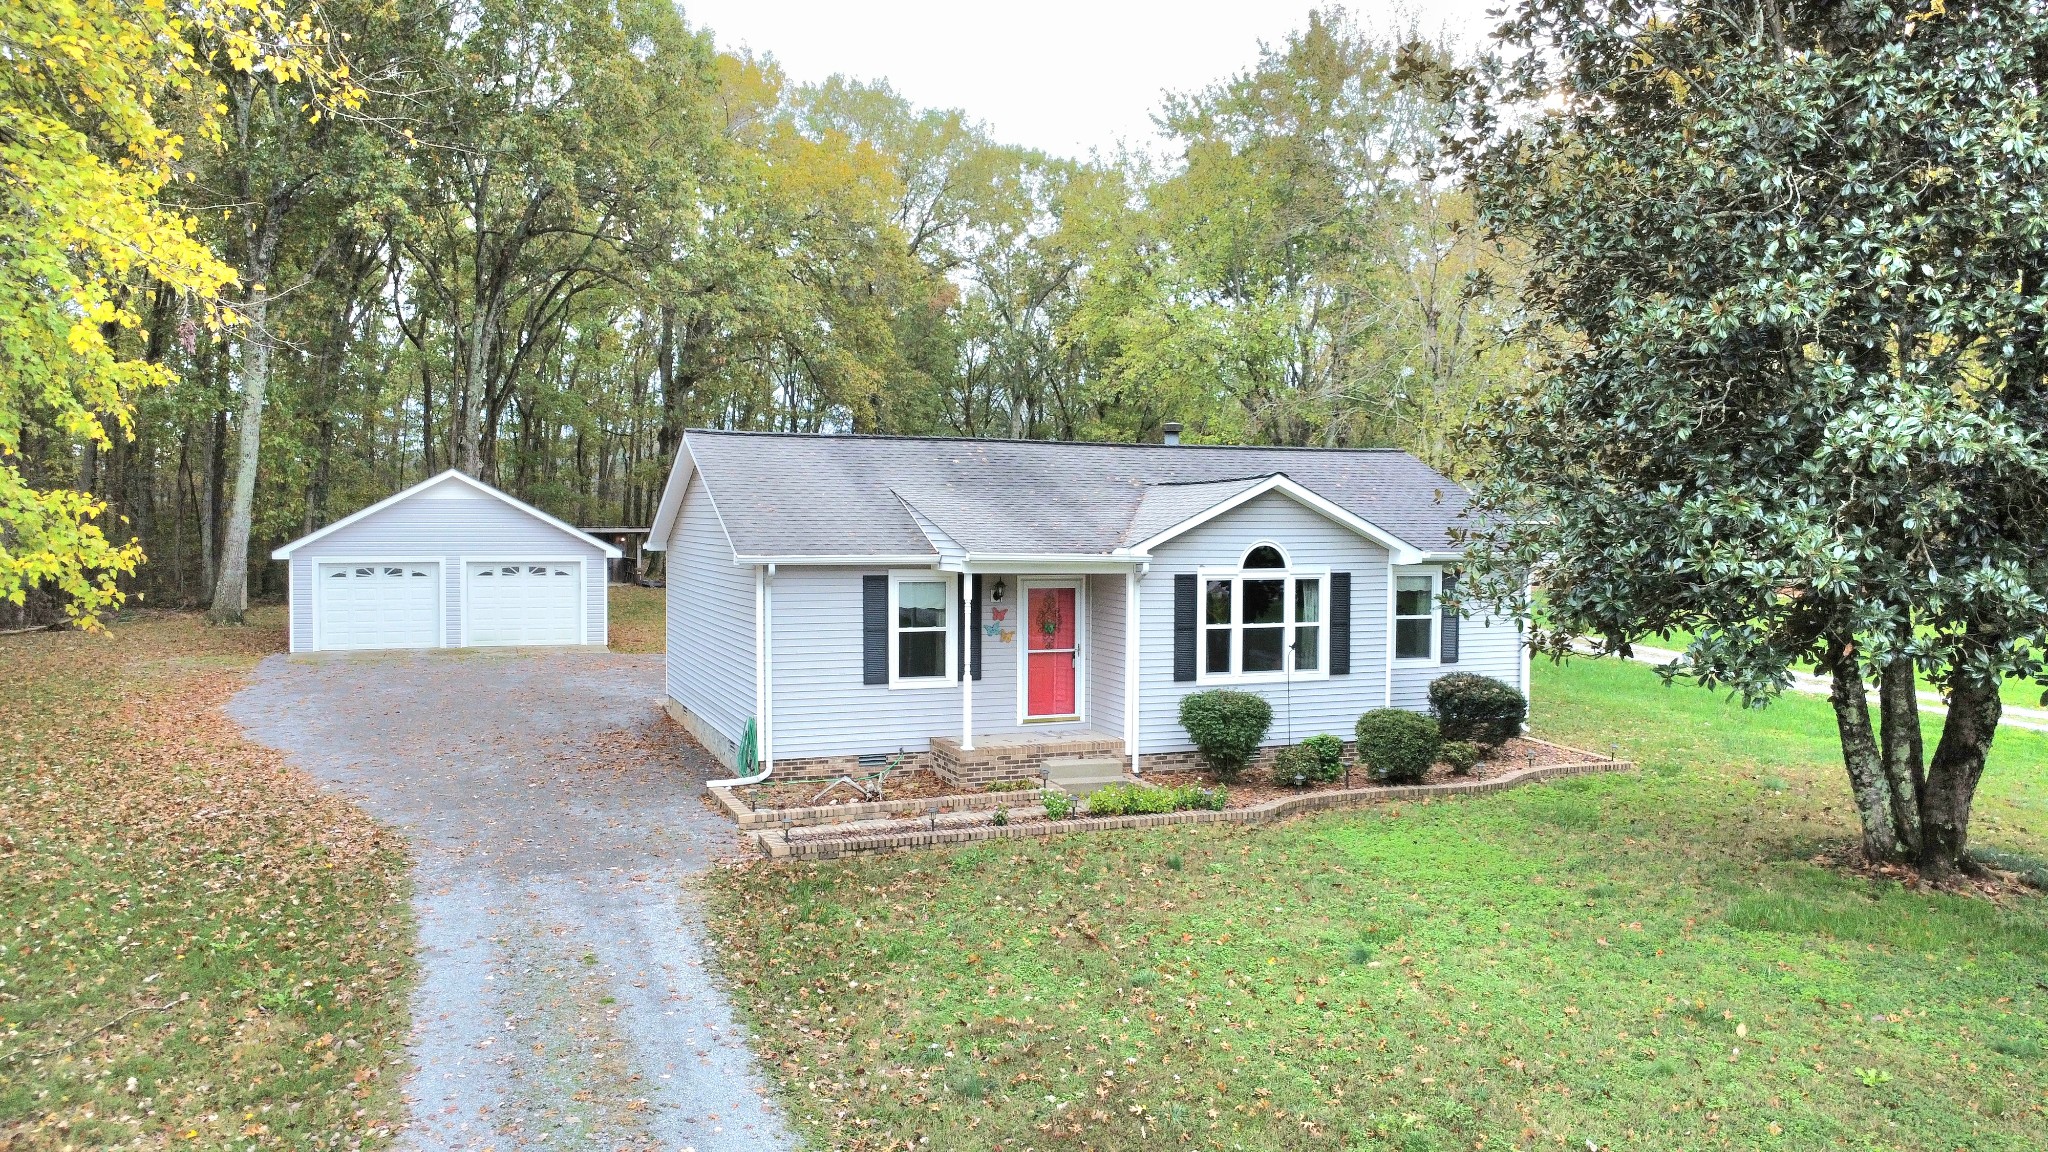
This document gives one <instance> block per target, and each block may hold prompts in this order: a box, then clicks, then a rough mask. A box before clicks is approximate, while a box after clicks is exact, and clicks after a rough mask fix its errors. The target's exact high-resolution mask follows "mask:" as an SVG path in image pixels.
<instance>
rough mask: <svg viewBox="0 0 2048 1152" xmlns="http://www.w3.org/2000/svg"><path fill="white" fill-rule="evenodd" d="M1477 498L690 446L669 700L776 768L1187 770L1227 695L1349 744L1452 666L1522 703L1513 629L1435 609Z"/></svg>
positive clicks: (1359, 478)
mask: <svg viewBox="0 0 2048 1152" xmlns="http://www.w3.org/2000/svg"><path fill="white" fill-rule="evenodd" d="M1465 503H1466V494H1465V492H1464V491H1463V490H1462V489H1461V488H1459V487H1458V486H1457V485H1456V484H1454V483H1452V482H1451V481H1450V480H1448V479H1446V478H1444V477H1443V476H1441V475H1439V474H1438V473H1436V472H1434V471H1432V470H1431V469H1429V468H1428V467H1426V466H1425V465H1423V464H1422V463H1421V462H1420V461H1418V460H1416V459H1415V458H1414V457H1412V456H1409V455H1407V454H1406V453H1402V452H1397V451H1341V450H1321V449H1290V448H1226V447H1206V446H1182V445H1177V444H1164V445H1130V444H1077V443H1047V442H1031V441H1014V440H957V439H918V438H901V437H876V436H806V435H780V434H760V433H732V432H706V431H696V432H690V433H688V434H687V435H686V436H685V438H684V442H683V445H682V448H681V450H680V451H679V452H678V454H677V459H676V461H675V466H674V469H673V471H672V472H671V474H670V477H669V480H668V484H667V487H666V489H665V490H664V492H663V495H662V501H661V505H660V508H659V510H658V512H657V514H656V516H655V520H654V523H653V525H652V528H651V530H650V532H649V537H648V545H647V546H648V547H649V548H651V549H656V550H666V551H667V553H668V591H667V597H668V655H667V697H668V699H667V707H668V709H669V711H670V713H671V714H672V715H674V716H675V718H676V719H677V720H678V721H679V722H681V723H682V724H683V725H684V726H686V727H687V728H688V729H689V730H690V731H691V732H692V733H693V734H694V735H696V736H697V738H698V739H699V740H700V741H701V742H702V743H703V744H704V745H705V746H706V747H708V748H709V749H711V750H712V752H713V753H714V754H715V755H718V756H719V757H720V758H722V759H724V760H725V761H726V762H727V763H728V764H732V763H735V762H736V760H737V758H738V752H739V749H740V746H741V744H742V741H743V739H744V738H745V737H746V735H747V733H748V731H749V728H750V725H751V726H752V727H753V728H754V730H755V742H756V747H757V750H758V755H759V765H760V770H761V771H765V772H776V773H780V774H784V775H794V774H802V775H812V774H814V773H817V772H827V771H829V772H837V771H845V770H851V769H853V768H855V767H856V766H857V765H868V766H874V765H878V764H880V763H882V762H884V761H885V760H886V758H888V757H891V756H894V755H896V754H898V753H903V754H905V755H906V757H907V758H908V759H909V760H911V761H913V762H916V763H920V764H923V765H926V766H928V767H931V768H932V769H934V770H936V771H938V772H940V773H941V774H942V775H945V776H947V777H950V778H952V779H955V780H964V781H975V782H982V781H987V780H991V779H996V778H1001V777H1019V776H1029V775H1035V774H1036V773H1037V771H1038V767H1039V765H1040V764H1041V763H1042V762H1043V761H1044V760H1047V759H1052V758H1064V757H1075V756H1094V757H1103V756H1114V757H1119V758H1123V759H1124V760H1126V762H1127V764H1128V767H1129V770H1130V771H1131V772H1132V773H1134V774H1138V773H1142V772H1143V771H1144V769H1145V767H1146V765H1147V764H1148V763H1149V764H1152V765H1153V766H1155V767H1158V766H1162V765H1171V766H1182V765H1184V764H1187V763H1188V762H1190V759H1191V754H1192V751H1193V746H1192V744H1191V743H1190V742H1189V740H1188V738H1187V734H1186V733H1185V732H1184V731H1183V730H1182V729H1181V726H1180V721H1179V712H1178V710H1179V706H1180V701H1181V698H1182V697H1184V696H1185V695H1187V694H1188V693H1190V692H1196V691H1202V690H1205V689H1208V688H1215V687H1230V688H1238V689H1243V690H1246V691H1250V692H1256V693H1259V694H1260V695H1262V696H1264V697H1266V699H1267V700H1269V701H1270V702H1271V704H1272V706H1273V727H1272V731H1271V733H1270V735H1269V737H1268V739H1269V741H1270V742H1271V743H1273V744H1282V743H1288V742H1295V741H1299V740H1301V739H1303V738H1305V737H1308V736H1311V735H1315V734H1317V733H1331V734H1335V735H1338V736H1341V737H1345V738H1347V739H1348V738H1349V736H1350V734H1351V730H1352V727H1353V725H1354V724H1355V723H1356V721H1357V719H1358V716H1359V715H1360V713H1362V712H1364V711H1366V710H1368V709H1371V708H1378V707H1387V706H1392V707H1400V708H1410V709H1418V710H1419V709H1423V708H1426V707H1427V706H1428V700H1427V692H1428V687H1429V683H1430V681H1431V680H1433V679H1435V678H1436V677H1437V676H1439V675H1442V674H1444V673H1447V672H1451V671H1469V672H1478V673H1482V674H1485V675H1488V676H1492V677H1495V678H1498V679H1500V680H1504V681H1506V682H1508V683H1510V684H1513V685H1515V686H1516V687H1518V688H1521V689H1522V690H1523V691H1524V693H1526V692H1527V690H1528V680H1529V669H1528V659H1527V649H1526V647H1525V645H1524V644H1523V635H1522V629H1521V627H1520V626H1519V622H1518V621H1516V620H1514V619H1511V618H1499V617H1487V616H1484V615H1471V614H1467V615H1463V616H1460V615H1458V614H1456V613H1453V612H1449V611H1447V610H1445V609H1444V608H1442V607H1441V606H1440V604H1439V596H1440V594H1441V593H1442V591H1443V588H1444V582H1445V580H1446V579H1450V578H1454V577H1453V576H1451V575H1448V573H1450V572H1451V569H1452V568H1453V567H1454V566H1455V564H1456V562H1457V561H1458V560H1459V559H1460V557H1461V553H1460V551H1459V548H1458V546H1457V545H1456V544H1455V543H1454V542H1453V541H1452V539H1451V530H1452V528H1453V527H1454V526H1455V525H1456V524H1457V523H1458V522H1459V519H1460V516H1461V515H1462V513H1463V511H1464V507H1465Z"/></svg>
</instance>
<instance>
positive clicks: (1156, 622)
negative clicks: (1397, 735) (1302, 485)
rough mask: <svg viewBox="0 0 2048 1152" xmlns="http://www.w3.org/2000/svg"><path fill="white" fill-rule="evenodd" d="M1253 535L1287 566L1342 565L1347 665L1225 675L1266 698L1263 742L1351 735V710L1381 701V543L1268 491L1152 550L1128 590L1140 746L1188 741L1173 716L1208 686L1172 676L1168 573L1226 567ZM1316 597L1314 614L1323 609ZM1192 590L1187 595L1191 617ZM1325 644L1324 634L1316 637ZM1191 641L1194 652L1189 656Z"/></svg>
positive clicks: (1160, 748)
mask: <svg viewBox="0 0 2048 1152" xmlns="http://www.w3.org/2000/svg"><path fill="white" fill-rule="evenodd" d="M1261 542H1271V543H1277V544H1279V545H1280V546H1281V547H1282V548H1283V549H1285V550H1286V553H1287V556H1288V559H1289V560H1290V561H1291V562H1292V564H1293V565H1294V566H1295V567H1296V568H1312V569H1318V570H1321V569H1327V570H1328V571H1330V572H1333V573H1334V572H1349V573H1350V574H1351V672H1350V674H1349V675H1346V676H1323V677H1305V678H1283V679H1281V680H1268V681H1260V682H1254V683H1242V684H1229V685H1224V686H1225V687H1229V688H1232V689H1234V690H1237V691H1243V692H1253V693H1256V694H1258V695H1260V696H1263V697H1265V698H1266V700H1267V701H1268V702H1269V703H1271V704H1272V706H1273V727H1272V729H1271V730H1270V731H1269V732H1268V733H1267V736H1266V741H1267V743H1269V744H1281V743H1285V742H1287V741H1288V740H1289V739H1292V740H1294V741H1296V742H1299V741H1301V740H1302V739H1304V738H1306V737H1309V736H1314V735H1317V734H1319V733H1328V734H1330V735H1334V736H1341V737H1343V738H1345V739H1347V740H1348V739H1350V738H1351V733H1352V729H1353V728H1354V727H1355V726H1356V725H1357V723H1358V717H1359V715H1360V714H1361V713H1363V712H1365V711H1366V710H1367V709H1370V708H1378V707H1382V706H1383V705H1384V704H1385V702H1386V694H1387V679H1386V643H1387V641H1386V636H1387V633H1386V611H1387V609H1386V603H1387V553H1386V550H1385V549H1383V548H1381V547H1380V546H1379V545H1377V544H1375V543H1373V542H1372V541H1370V540H1367V539H1365V538H1364V537H1362V536H1359V535H1358V534H1357V533H1355V532H1353V531H1351V530H1350V529H1349V528H1346V527H1344V526H1342V525H1340V524H1337V523H1335V522H1334V521H1331V520H1328V519H1326V518H1324V517H1323V516H1322V515H1321V514H1319V513H1316V512H1313V511H1310V510H1309V509H1307V508H1305V507H1303V506H1302V505H1300V504H1298V503H1296V502H1295V501H1294V500H1292V499H1290V498H1289V497H1287V496H1285V495H1282V494H1279V493H1270V494H1268V495H1265V496H1261V497H1259V498H1258V499H1256V500H1253V501H1252V502H1250V503H1248V504H1245V505H1244V506H1242V507H1240V508H1236V509H1233V510H1232V511H1230V512H1228V513H1225V514H1224V515H1222V516H1219V517H1217V518H1216V519H1214V520H1212V521H1210V522H1209V523H1207V524H1204V525H1202V526H1201V527H1199V528H1196V529H1194V530H1192V531H1190V532H1188V533H1187V534H1186V535H1184V536H1181V537H1178V538H1176V539H1174V540H1172V541H1169V542H1167V543H1165V544H1162V545H1160V546H1159V547H1158V548H1156V549H1154V550H1153V555H1152V570H1151V571H1150V572H1149V573H1147V574H1146V576H1145V578H1144V580H1143V582H1142V584H1141V586H1140V588H1139V594H1138V602H1139V605H1140V611H1141V613H1142V615H1143V617H1144V627H1143V631H1142V633H1141V635H1140V638H1139V639H1140V643H1141V645H1142V652H1141V655H1140V659H1139V673H1140V675H1139V692H1140V695H1141V702H1140V711H1139V741H1140V744H1141V749H1140V751H1141V752H1173V751H1184V750H1187V749H1190V748H1192V747H1193V745H1192V744H1191V743H1189V741H1188V737H1187V732H1186V731H1185V730H1183V729H1182V728H1181V726H1180V702H1181V698H1182V697H1184V696H1186V695H1188V694H1189V693H1191V692H1200V691H1207V690H1208V689H1209V688H1210V686H1209V685H1205V684H1199V683H1195V682H1187V681H1176V680H1175V679H1174V678H1173V578H1174V576H1175V574H1177V573H1194V572H1196V571H1197V570H1198V569H1201V568H1236V567H1237V566H1238V564H1239V562H1240V561H1241V560H1242V559H1243V557H1244V555H1245V553H1246V551H1248V550H1249V549H1250V548H1251V547H1252V546H1253V545H1255V544H1258V543H1261ZM1328 612H1329V603H1328V600H1327V599H1325V600H1324V603H1323V605H1322V614H1323V616H1324V618H1325V619H1327V618H1328ZM1199 619H1200V597H1199V592H1198V595H1197V620H1198V621H1199ZM1320 640H1321V643H1322V644H1323V645H1324V648H1325V652H1326V653H1327V650H1328V644H1329V637H1328V636H1327V635H1325V636H1323V637H1321V638H1320ZM1199 657H1200V651H1199V645H1198V648H1197V659H1198V660H1199Z"/></svg>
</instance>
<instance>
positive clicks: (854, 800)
mask: <svg viewBox="0 0 2048 1152" xmlns="http://www.w3.org/2000/svg"><path fill="white" fill-rule="evenodd" d="M1586 759H1588V756H1587V754H1586V753H1584V752H1581V751H1578V750H1576V749H1571V748H1561V747H1558V746H1557V745H1554V744H1546V743H1544V742H1542V741H1540V740H1525V739H1522V738H1520V737H1517V738H1515V739H1513V740H1510V741H1508V742H1507V743H1506V744H1503V745H1501V746H1500V747H1499V748H1498V749H1495V750H1494V751H1493V752H1492V753H1491V754H1490V755H1489V756H1488V757H1487V758H1486V759H1485V760H1482V761H1480V762H1479V763H1478V764H1477V765H1476V766H1474V767H1473V769H1472V771H1471V772H1470V773H1468V774H1466V775H1464V776H1458V775H1455V774H1453V773H1452V772H1451V770H1450V768H1449V767H1448V766H1446V765H1443V764H1438V765H1436V766H1435V767H1433V768H1431V769H1430V770H1429V774H1428V775H1427V776H1425V777H1423V779H1422V783H1424V784H1441V783H1444V782H1446V781H1451V780H1486V779H1490V778H1492V777H1494V776H1500V775H1504V774H1506V773H1508V772H1515V771H1519V770H1521V769H1524V768H1541V767H1544V766H1545V765H1549V764H1564V763H1570V762H1574V761H1583V760H1586ZM834 779H837V777H821V778H816V779H803V780H778V779H773V778H771V779H770V780H769V781H768V782H767V783H765V784H759V785H755V786H753V787H748V788H738V789H734V792H735V793H736V794H737V796H738V798H739V799H741V800H743V801H745V802H746V805H747V806H748V807H749V808H752V809H753V810H754V811H756V812H772V811H775V810H777V809H784V808H812V807H820V808H833V807H840V806H845V805H852V804H865V803H869V802H870V801H871V800H874V799H876V798H875V797H870V796H868V795H866V794H864V793H861V792H858V791H856V790H855V789H853V788H850V787H847V786H845V785H841V786H840V787H837V788H834V789H832V791H831V792H830V793H829V794H827V795H826V796H824V797H822V798H820V797H819V796H818V793H819V792H820V791H823V790H824V788H825V786H826V785H828V784H830V783H832V781H833V780H834ZM1142 783H1145V784H1151V785H1156V786H1158V787H1162V788H1174V787H1181V786H1184V785H1194V786H1196V787H1199V788H1216V787H1222V788H1224V789H1226V790H1227V791H1228V794H1229V801H1228V803H1227V807H1230V808H1250V807H1253V806H1254V805H1258V804H1263V803H1265V802H1266V801H1268V800H1272V799H1276V798H1278V797H1282V796H1301V795H1305V794H1310V793H1315V792H1332V791H1340V790H1343V789H1346V788H1367V787H1371V786H1372V783H1373V781H1372V778H1371V777H1369V776H1367V775H1366V772H1365V768H1364V767H1363V766H1362V765H1355V764H1354V765H1353V766H1352V770H1351V774H1350V778H1349V780H1348V781H1347V780H1346V779H1345V778H1344V777H1338V778H1337V779H1336V780H1334V781H1331V782H1330V783H1327V784H1311V785H1308V786H1307V787H1304V788H1297V787H1295V786H1294V785H1292V784H1280V783H1278V782H1276V781H1275V780H1274V779H1273V773H1272V769H1270V768H1250V769H1247V770H1245V771H1244V772H1242V773H1240V774H1239V775H1238V777H1237V779H1235V780H1228V781H1226V780H1222V779H1219V778H1218V777H1217V776H1216V775H1215V774H1214V773H1212V772H1208V771H1206V770H1200V771H1147V772H1145V775H1144V777H1143V780H1142ZM998 794H1001V793H1000V792H992V791H991V790H989V789H986V788H972V787H962V786H960V785H958V784H952V783H949V782H947V781H946V780H944V779H941V778H940V777H939V776H938V775H937V774H935V773H932V772H929V771H926V770H924V769H911V770H908V771H900V772H896V773H893V774H891V775H890V777H889V779H888V780H887V781H885V782H884V784H883V790H882V795H881V797H880V799H882V800H945V799H951V798H954V797H963V796H989V795H998ZM1013 794H1014V795H1015V796H1016V797H1017V806H1018V807H1017V809H1012V816H1011V818H1012V819H1013V820H1016V819H1020V817H1019V816H1018V815H1017V811H1018V809H1023V808H1028V809H1029V811H1031V812H1032V813H1033V814H1034V817H1033V818H1036V816H1035V814H1036V813H1037V812H1038V811H1039V809H1038V807H1037V804H1036V801H1037V799H1038V788H1037V787H1036V785H1033V786H1032V787H1029V788H1023V789H1017V790H1014V791H1013ZM1080 814H1082V815H1085V814H1086V801H1085V800H1084V801H1083V802H1082V807H1081V810H1080ZM956 818H957V819H958V820H959V821H964V822H970V823H977V824H985V823H987V822H988V818H989V817H988V812H987V811H984V812H981V813H972V814H970V813H960V814H958V815H957V817H956ZM918 819H924V817H918ZM940 822H941V824H944V823H945V818H944V817H941V820H940ZM819 834H820V835H822V831H821V832H820V833H819Z"/></svg>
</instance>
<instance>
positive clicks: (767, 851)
mask: <svg viewBox="0 0 2048 1152" xmlns="http://www.w3.org/2000/svg"><path fill="white" fill-rule="evenodd" d="M1545 743H1548V741H1545ZM1551 747H1554V748H1561V747H1564V746H1563V745H1556V744H1553V745H1551ZM1569 750H1570V751H1573V752H1578V751H1579V749H1576V748H1573V749H1569ZM1582 754H1584V753H1582ZM1634 768H1635V763H1634V762H1633V761H1629V760H1593V759H1588V760H1580V761H1574V762H1571V763H1566V764H1546V765H1543V766H1542V767H1540V768H1523V769H1520V770H1518V771H1514V772H1506V773H1502V774H1501V775H1499V776H1493V777H1489V778H1488V779H1485V780H1450V781H1445V782H1444V783H1441V784H1403V785H1395V786H1392V787H1377V788H1345V789H1339V790H1336V791H1331V792H1310V793H1307V794H1305V795H1301V796H1282V797H1280V798H1278V799H1274V800H1268V801H1266V802H1265V803H1263V804H1254V805H1252V806H1251V807H1249V808H1226V809H1224V810H1223V811H1221V812H1211V811H1205V810H1200V809H1196V810H1191V811H1185V812H1159V813H1153V814H1149V815H1144V816H1092V817H1086V816H1084V817H1082V818H1080V819H1068V820H1042V821H1033V822H1031V823H1028V824H1006V825H1003V826H1001V827H997V826H995V825H992V824H989V825H982V826H979V827H974V828H944V829H936V830H926V831H923V832H878V833H875V834H874V835H871V836H853V837H847V838H844V839H837V840H800V841H798V842H796V843H791V842H790V840H789V837H788V836H787V835H785V834H784V833H783V831H782V830H781V829H780V828H771V829H770V830H768V831H762V832H754V833H753V838H754V840H755V842H756V843H757V844H758V845H759V846H760V849H761V852H762V854H763V855H766V856H768V857H769V858H771V859H776V860H784V859H787V860H835V859H838V858H839V857H842V856H867V855H874V854H877V853H883V852H897V851H903V850H907V849H915V848H939V847H943V846H945V845H948V844H972V843H975V842H977V841H982V840H1016V839H1020V838H1022V837H1026V836H1064V835H1067V834H1068V833H1073V832H1115V831H1120V830H1123V829H1129V828H1165V827H1170V826H1172V825H1176V824H1244V825H1257V824H1267V823H1270V822H1272V821H1274V820H1280V819H1284V818H1286V817H1289V816H1295V815H1298V814H1300V813H1303V812H1315V811H1320V810H1322V809H1326V808H1352V807H1359V806H1362V805H1367V804H1378V803H1385V802H1389V801H1399V800H1431V799H1436V798H1438V797H1444V796H1479V795H1484V794H1486V793H1488V792H1502V791H1505V790H1507V789H1509V788H1515V787H1519V786H1521V785H1523V784H1535V783H1538V782H1540V781H1544V780H1558V779H1563V778H1565V777H1569V776H1589V775H1592V774H1594V773H1599V772H1624V771H1629V770H1632V769H1634ZM966 799H973V800H981V799H984V798H983V797H980V796H975V797H966ZM988 799H991V800H994V801H996V802H997V803H1000V802H1002V801H1004V800H1007V801H1009V802H1011V803H1014V802H1015V801H1016V796H1015V795H1014V794H1012V795H1007V796H1006V795H1004V794H1001V793H998V794H995V795H993V796H990V797H988ZM894 803H897V804H914V805H919V806H922V807H920V808H919V809H918V810H917V811H916V812H915V813H913V814H917V815H921V814H923V812H925V811H929V806H930V805H931V804H932V803H933V801H929V800H919V801H896V802H894ZM995 806H996V804H993V803H992V804H985V805H977V806H976V807H995ZM875 807H882V805H875ZM955 810H956V811H957V810H958V809H955ZM765 823H771V824H772V823H776V821H766V822H765Z"/></svg>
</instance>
